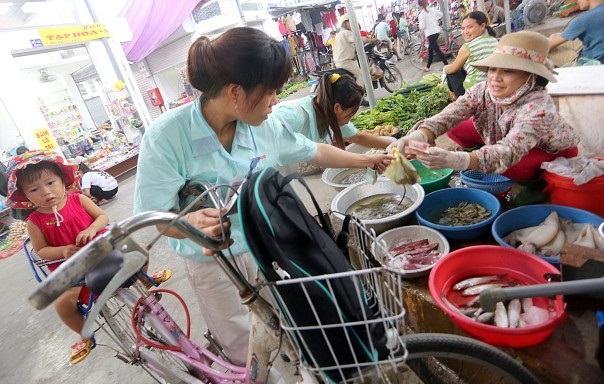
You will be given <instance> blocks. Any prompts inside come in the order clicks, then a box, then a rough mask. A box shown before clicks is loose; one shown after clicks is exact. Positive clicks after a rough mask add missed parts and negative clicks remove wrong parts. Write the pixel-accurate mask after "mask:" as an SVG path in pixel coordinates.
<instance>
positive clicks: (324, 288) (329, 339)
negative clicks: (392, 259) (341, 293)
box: [271, 219, 406, 382]
mask: <svg viewBox="0 0 604 384" xmlns="http://www.w3.org/2000/svg"><path fill="white" fill-rule="evenodd" d="M351 224H352V226H353V228H352V232H353V238H354V240H353V241H352V243H353V245H352V246H351V247H350V251H351V258H353V259H354V260H353V264H356V265H359V266H368V265H374V264H375V262H374V261H373V255H372V254H371V252H370V251H369V249H370V248H371V246H372V244H373V243H374V241H375V234H374V232H368V231H367V230H366V229H365V228H364V227H363V226H362V224H361V223H360V222H359V221H357V220H355V219H353V220H352V221H351ZM343 281H348V282H351V283H352V285H353V287H354V294H355V297H356V300H358V301H359V304H360V308H362V312H363V313H362V314H360V315H359V316H358V318H357V319H356V320H355V321H350V320H349V319H347V318H346V316H345V315H344V314H343V312H342V310H341V308H340V306H339V304H340V303H339V302H338V295H337V292H338V289H337V288H336V287H337V286H338V285H341V284H342V282H343ZM271 289H272V292H273V294H274V296H275V298H276V300H277V303H278V306H277V307H278V312H279V315H280V319H281V326H282V329H283V330H284V331H285V333H286V334H287V335H288V337H290V339H291V340H292V342H293V343H294V345H296V346H297V348H298V350H299V353H300V356H301V357H302V359H303V363H304V365H305V366H306V367H307V368H308V369H309V371H310V372H312V373H313V374H315V375H316V376H319V377H322V378H323V379H324V380H326V381H328V382H330V381H336V382H351V381H352V380H353V377H354V380H356V379H359V378H360V379H361V380H362V381H363V382H377V381H380V382H384V380H383V379H384V378H383V377H382V376H383V375H384V372H383V363H385V362H389V363H392V364H393V366H394V365H396V363H397V362H399V361H402V360H404V357H405V356H406V353H402V352H401V348H404V345H403V343H402V340H401V339H400V337H399V330H401V329H403V326H404V316H405V310H404V308H403V302H402V297H403V285H402V280H401V278H400V276H397V275H394V274H391V273H390V272H388V271H386V270H385V269H383V268H381V267H378V268H367V269H360V270H354V271H350V272H342V273H336V274H330V275H322V276H309V277H303V278H297V279H289V280H280V281H277V282H275V284H274V285H272V286H271ZM284 291H285V292H286V295H287V293H288V291H297V292H299V293H300V294H299V296H298V300H297V302H296V308H295V311H293V312H292V309H293V308H291V307H287V306H286V305H284V303H285V302H287V300H285V298H284V297H282V293H283V292H284ZM318 291H320V294H323V295H327V296H329V297H331V299H332V300H331V302H328V303H326V302H325V300H323V301H321V305H320V307H319V306H315V303H316V300H315V298H316V295H317V292H318ZM349 293H350V292H349ZM301 307H302V308H305V310H307V311H308V316H306V317H305V318H304V319H302V320H301V319H300V317H299V316H296V315H295V313H294V312H299V309H300V308H301ZM365 310H367V312H365ZM326 313H339V314H340V316H339V318H338V319H337V320H334V319H333V317H331V318H330V319H329V321H328V322H326V321H325V320H326V318H325V314H326ZM376 330H382V332H384V330H385V333H386V335H385V337H387V338H388V340H389V342H388V343H386V345H387V348H388V349H387V350H386V353H382V352H381V351H380V348H379V347H378V345H376V343H374V341H375V340H376V336H379V335H376V334H375V333H376ZM318 345H319V346H321V347H320V348H318V347H317V346H318ZM359 346H360V347H359ZM380 367H381V368H382V369H380Z"/></svg>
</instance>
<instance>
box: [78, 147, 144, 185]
mask: <svg viewBox="0 0 604 384" xmlns="http://www.w3.org/2000/svg"><path fill="white" fill-rule="evenodd" d="M137 162H138V147H135V146H127V147H123V148H121V149H119V150H116V151H112V152H109V151H100V152H99V153H97V154H96V155H95V156H93V157H90V158H89V159H86V160H85V163H86V164H87V165H88V166H89V167H90V168H91V169H94V170H99V171H105V172H107V173H108V174H110V175H111V176H113V177H116V178H117V177H119V176H121V175H123V174H125V173H127V172H128V171H131V170H133V169H136V164H137Z"/></svg>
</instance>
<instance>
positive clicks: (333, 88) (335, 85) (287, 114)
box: [272, 73, 392, 149]
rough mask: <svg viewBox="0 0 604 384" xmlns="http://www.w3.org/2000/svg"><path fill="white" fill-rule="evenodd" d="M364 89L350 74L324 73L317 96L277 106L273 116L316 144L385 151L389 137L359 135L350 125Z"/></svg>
mask: <svg viewBox="0 0 604 384" xmlns="http://www.w3.org/2000/svg"><path fill="white" fill-rule="evenodd" d="M363 93H364V91H363V88H362V87H361V86H359V85H358V84H357V83H356V81H355V79H354V78H353V77H351V76H349V75H339V74H337V73H334V74H326V75H323V77H322V78H321V80H320V83H319V87H318V88H317V94H316V95H310V96H306V97H303V98H300V99H295V100H291V101H286V102H283V103H279V104H277V106H276V108H275V110H274V111H273V113H272V115H273V116H276V117H277V118H278V119H279V120H281V121H282V122H283V124H284V126H285V127H286V128H288V129H290V130H292V131H293V132H295V133H301V134H302V135H304V136H305V137H307V138H309V139H310V140H312V141H314V142H316V143H326V144H333V145H335V146H336V147H338V148H342V149H344V148H345V142H349V143H356V144H359V145H362V146H364V147H368V148H379V149H385V148H386V147H387V146H388V144H390V143H391V142H392V138H390V137H386V136H377V135H373V134H371V133H367V132H360V131H359V130H357V129H356V127H355V126H354V125H353V124H352V123H351V122H350V119H352V117H353V116H354V115H355V114H356V113H357V111H358V110H359V107H360V106H361V100H363Z"/></svg>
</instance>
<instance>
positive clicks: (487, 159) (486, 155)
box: [413, 81, 579, 173]
mask: <svg viewBox="0 0 604 384" xmlns="http://www.w3.org/2000/svg"><path fill="white" fill-rule="evenodd" d="M498 111H500V109H499V108H498V107H497V106H496V105H495V103H494V102H493V101H492V100H491V97H490V95H489V92H488V91H487V86H486V81H482V82H480V83H478V84H476V85H475V86H473V87H472V88H470V89H469V90H467V91H466V93H465V95H464V96H461V97H460V98H459V99H457V101H455V102H454V103H451V104H449V105H448V106H447V107H445V109H443V110H442V112H440V113H439V114H437V115H434V116H432V117H430V118H428V119H425V120H422V121H419V122H418V123H417V124H416V125H415V126H414V127H413V130H415V129H417V128H419V127H420V126H421V127H423V128H427V129H429V130H431V131H432V132H433V133H434V134H435V137H437V136H440V135H442V134H443V133H445V132H447V131H448V130H450V129H451V128H453V127H455V126H456V125H457V124H459V123H460V122H462V121H464V120H466V119H468V118H470V117H472V116H474V126H475V127H476V131H477V132H478V134H479V135H480V136H481V137H482V139H483V140H484V143H485V145H484V146H483V147H481V148H480V149H477V150H475V151H473V153H474V154H476V156H477V158H478V168H479V170H481V171H482V172H487V173H503V172H505V171H506V170H507V169H508V168H509V167H511V166H512V165H514V164H516V163H518V162H519V161H520V159H522V158H523V157H524V156H525V155H527V154H528V153H529V151H530V150H531V149H533V148H539V149H542V150H544V151H545V152H547V153H550V154H556V153H558V152H561V151H565V150H568V149H570V148H573V147H574V146H576V145H577V144H578V143H579V136H578V134H577V133H576V132H575V130H574V129H573V127H571V126H570V125H568V124H567V123H566V122H565V121H564V119H563V118H562V117H561V116H560V115H559V114H558V111H557V109H556V107H555V105H554V102H553V100H552V99H551V97H550V96H549V94H548V93H547V90H545V88H544V87H540V86H535V88H534V89H533V90H532V91H530V92H529V93H527V94H526V95H524V96H522V97H521V98H520V99H518V100H517V101H516V102H515V103H513V104H511V105H508V106H507V109H506V110H505V111H503V112H501V113H500V116H499V117H497V114H498Z"/></svg>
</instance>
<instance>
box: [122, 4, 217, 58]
mask: <svg viewBox="0 0 604 384" xmlns="http://www.w3.org/2000/svg"><path fill="white" fill-rule="evenodd" d="M207 1H208V0H178V1H174V0H131V1H130V4H129V5H128V6H127V8H125V10H124V11H122V15H121V16H124V17H125V18H126V20H128V24H129V25H130V29H131V30H132V40H131V41H129V42H127V43H125V44H123V45H122V47H123V49H124V52H125V53H126V57H127V58H128V60H130V61H133V62H135V63H136V62H139V61H142V60H143V59H144V58H145V57H147V56H148V55H149V54H150V53H151V52H153V51H154V50H155V49H157V48H158V47H159V46H160V44H161V43H163V42H164V41H165V40H166V39H167V38H168V37H169V36H170V35H171V34H173V33H174V32H175V31H176V30H177V29H178V27H180V26H181V25H182V23H183V22H184V21H185V19H186V18H187V17H189V15H190V14H191V12H193V9H195V7H196V6H197V5H199V4H203V3H205V2H207Z"/></svg>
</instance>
